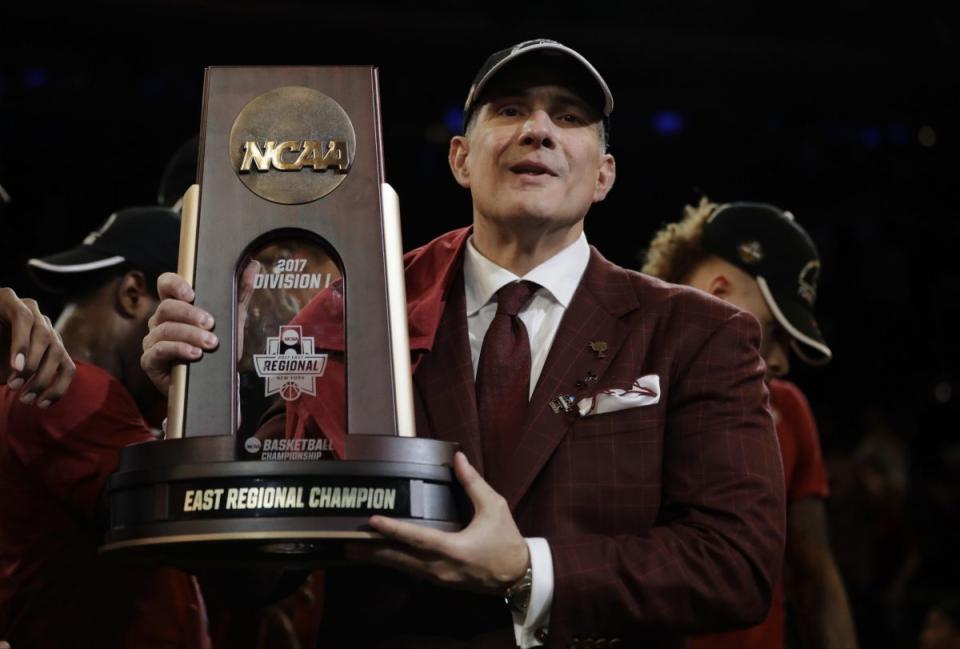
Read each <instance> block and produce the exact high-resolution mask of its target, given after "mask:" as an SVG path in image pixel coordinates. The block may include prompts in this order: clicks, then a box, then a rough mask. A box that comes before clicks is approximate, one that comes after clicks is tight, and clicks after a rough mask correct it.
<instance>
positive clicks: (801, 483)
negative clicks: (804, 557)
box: [688, 380, 828, 649]
mask: <svg viewBox="0 0 960 649" xmlns="http://www.w3.org/2000/svg"><path fill="white" fill-rule="evenodd" d="M769 388H770V406H771V407H772V409H773V418H774V422H775V423H776V426H777V437H778V438H779V440H780V455H781V457H782V458H783V476H784V479H785V480H786V490H787V508H788V510H789V507H790V503H792V502H796V501H798V500H803V499H804V498H826V496H827V494H828V487H827V472H826V469H824V466H823V456H822V454H821V453H820V439H819V436H818V434H817V425H816V422H815V421H814V419H813V413H812V412H811V411H810V405H809V404H808V403H807V399H806V397H804V396H803V393H802V392H800V390H799V389H798V388H797V386H795V385H794V384H793V383H789V382H787V381H778V380H774V381H771V382H770V385H769ZM781 574H782V573H781ZM688 646H689V647H690V649H726V648H730V649H775V648H778V647H783V646H784V607H783V577H782V576H781V578H780V581H779V582H778V583H777V586H776V588H775V589H774V591H773V601H772V603H771V604H770V612H769V613H768V614H767V618H766V619H765V620H764V621H763V622H761V623H760V624H758V625H757V626H755V627H751V628H749V629H743V630H740V631H730V632H728V633H712V634H709V635H699V636H693V637H691V638H690V639H689V641H688Z"/></svg>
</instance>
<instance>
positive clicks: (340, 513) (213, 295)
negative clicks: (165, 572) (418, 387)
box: [101, 66, 463, 567]
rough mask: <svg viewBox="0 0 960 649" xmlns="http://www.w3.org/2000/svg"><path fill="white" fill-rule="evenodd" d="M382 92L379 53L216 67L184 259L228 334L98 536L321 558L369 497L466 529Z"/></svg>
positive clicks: (131, 474) (193, 378)
mask: <svg viewBox="0 0 960 649" xmlns="http://www.w3.org/2000/svg"><path fill="white" fill-rule="evenodd" d="M379 106H380V102H379V91H378V80H377V70H376V68H372V67H362V66H356V67H280V68H277V67H259V68H257V67H253V68H250V67H212V68H208V69H207V71H206V76H205V82H204V100H203V118H202V121H203V125H202V128H201V139H200V158H199V160H200V162H199V170H198V173H199V184H198V185H193V186H192V187H191V188H190V189H189V190H188V191H187V193H186V195H185V196H184V201H183V209H182V224H181V240H180V258H179V268H178V272H179V273H180V274H181V275H182V276H183V277H184V278H185V279H187V281H188V282H190V283H191V284H192V285H193V287H194V289H195V292H196V303H197V304H198V305H200V306H202V307H203V308H204V309H206V310H208V311H209V312H210V313H211V314H213V316H214V318H216V333H217V335H218V337H219V339H220V341H221V342H220V346H219V348H218V349H217V350H215V351H214V352H208V353H206V354H205V356H204V358H203V359H202V360H201V361H200V362H198V363H195V364H193V365H191V366H189V367H188V366H186V365H180V366H177V367H175V369H174V374H173V378H172V382H171V389H170V396H169V411H168V420H167V426H166V435H165V439H163V440H161V441H156V442H148V443H144V444H138V445H135V446H131V447H128V448H126V449H124V451H123V453H122V454H121V459H120V465H119V468H118V470H117V472H116V473H115V474H114V475H113V476H112V477H111V478H110V481H109V484H108V487H107V503H108V506H109V525H108V530H107V533H106V539H105V543H104V545H103V547H102V548H101V552H103V553H106V554H110V555H120V556H127V557H133V558H145V559H148V560H150V561H163V562H169V563H174V564H177V565H183V566H188V567H189V566H209V565H221V564H222V565H231V564H250V563H251V562H253V563H257V562H277V561H282V562H284V563H285V564H289V563H291V562H293V563H298V564H301V565H310V564H314V563H319V562H324V561H329V560H333V559H337V558H338V557H339V554H338V553H339V552H340V549H341V545H342V541H344V540H351V539H352V540H365V539H374V538H377V535H376V534H375V533H373V532H372V531H371V530H370V528H369V527H368V526H367V520H368V517H369V516H370V515H372V514H381V515H386V516H392V517H397V518H401V519H404V520H408V521H411V522H415V523H419V524H421V525H427V526H431V527H434V528H437V529H442V530H457V529H460V527H461V523H460V521H461V519H462V516H461V513H460V509H461V505H462V504H463V503H462V497H461V495H460V494H459V493H458V491H457V487H456V484H455V480H454V478H453V475H452V471H451V466H452V459H453V454H454V452H455V451H456V444H453V443H450V442H443V441H439V440H433V439H423V438H417V437H416V436H415V430H414V411H413V390H412V380H411V373H410V353H409V343H408V338H407V312H406V297H405V290H404V277H403V265H402V246H401V243H400V224H399V204H398V201H397V197H396V194H395V193H394V192H393V190H392V189H391V188H390V186H389V185H387V184H385V183H384V178H383V176H384V173H383V146H382V137H381V132H380V112H379V110H380V109H379Z"/></svg>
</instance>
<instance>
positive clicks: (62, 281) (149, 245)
mask: <svg viewBox="0 0 960 649" xmlns="http://www.w3.org/2000/svg"><path fill="white" fill-rule="evenodd" d="M179 247H180V217H179V214H178V213H177V212H176V211H174V210H172V209H170V208H167V207H161V206H148V207H128V208H125V209H122V210H118V211H116V212H114V213H113V214H111V215H110V217H109V218H108V219H107V220H106V221H105V222H104V224H103V225H102V226H100V228H98V229H97V230H95V231H93V232H91V233H90V234H89V235H87V237H86V238H85V239H84V240H83V243H81V244H80V245H78V246H76V247H75V248H71V249H70V250H65V251H63V252H58V253H54V254H52V255H48V256H46V257H39V258H34V259H30V260H29V261H27V268H28V269H29V270H30V272H31V273H32V274H33V276H34V278H35V279H36V280H37V283H38V284H40V286H42V287H43V288H45V289H47V290H50V291H58V292H59V291H62V290H64V288H65V287H66V286H67V285H68V283H71V282H75V281H76V279H78V278H79V276H80V275H82V274H84V273H90V272H95V271H100V270H103V269H106V268H111V267H114V266H119V265H121V264H124V265H126V266H129V267H130V268H134V269H137V270H141V271H143V272H144V273H147V274H155V275H159V274H160V273H163V272H166V271H173V270H176V267H177V254H178V251H179Z"/></svg>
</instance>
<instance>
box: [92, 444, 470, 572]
mask: <svg viewBox="0 0 960 649" xmlns="http://www.w3.org/2000/svg"><path fill="white" fill-rule="evenodd" d="M456 450H457V445H456V444H454V443H450V442H442V441H439V440H431V439H422V438H403V437H394V436H378V435H377V436H375V435H354V436H350V437H348V439H347V451H346V455H347V458H348V459H344V460H333V459H331V460H317V461H307V460H296V461H270V460H266V461H264V460H261V461H235V456H236V453H237V451H236V440H235V438H233V437H232V436H215V437H189V438H184V439H177V440H167V441H161V442H149V443H145V444H138V445H135V446H131V447H128V448H126V449H124V451H123V452H122V453H121V457H120V466H119V468H118V471H117V472H116V473H115V474H114V475H113V476H111V478H110V481H109V483H108V485H107V503H108V505H109V512H110V517H109V525H108V529H107V533H106V537H105V542H104V545H103V546H102V547H101V548H100V552H101V553H102V554H104V555H109V556H115V557H121V558H124V559H130V560H135V561H138V562H147V563H158V564H161V563H162V564H170V565H176V566H180V567H183V568H187V569H198V568H216V567H230V566H237V565H243V566H250V565H283V566H284V567H285V568H297V567H302V568H309V567H312V566H317V565H329V564H331V563H339V562H343V561H347V560H349V557H348V556H345V553H344V552H345V544H346V543H348V542H369V541H373V540H377V539H379V538H381V537H380V536H379V535H378V534H376V533H375V532H373V531H372V529H371V528H370V526H369V525H368V522H367V521H368V519H369V517H370V516H372V515H374V514H379V515H383V516H390V517H393V518H398V519H401V520H406V521H409V522H412V523H416V524H419V525H424V526H427V527H432V528H435V529H440V530H446V531H457V530H459V529H461V527H462V523H461V521H462V520H464V519H465V518H466V516H465V515H464V513H465V511H466V509H468V508H469V505H468V504H467V503H466V501H465V498H464V496H463V493H462V491H461V489H460V488H459V485H457V483H456V480H455V479H454V477H453V473H452V470H451V465H452V463H453V454H454V453H455V452H456ZM381 458H391V459H390V460H384V459H381Z"/></svg>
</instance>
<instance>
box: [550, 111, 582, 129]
mask: <svg viewBox="0 0 960 649" xmlns="http://www.w3.org/2000/svg"><path fill="white" fill-rule="evenodd" d="M557 119H558V120H559V121H560V122H563V123H564V124H572V125H576V126H581V125H583V124H586V123H587V120H585V119H583V118H582V117H580V115H577V114H576V113H563V114H562V115H560V116H559V117H558V118H557Z"/></svg>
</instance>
